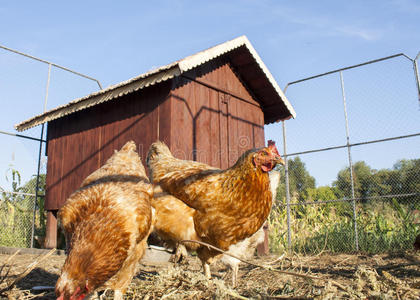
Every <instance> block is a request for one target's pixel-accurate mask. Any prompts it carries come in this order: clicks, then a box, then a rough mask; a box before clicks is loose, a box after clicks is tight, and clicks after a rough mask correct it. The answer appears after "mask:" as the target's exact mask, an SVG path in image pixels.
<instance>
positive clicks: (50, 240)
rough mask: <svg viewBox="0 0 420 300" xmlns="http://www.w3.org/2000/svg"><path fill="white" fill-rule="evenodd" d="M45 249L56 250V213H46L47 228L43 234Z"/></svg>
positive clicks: (52, 211)
mask: <svg viewBox="0 0 420 300" xmlns="http://www.w3.org/2000/svg"><path fill="white" fill-rule="evenodd" d="M45 248H47V249H52V248H57V211H56V210H49V211H48V212H47V228H46V233H45Z"/></svg>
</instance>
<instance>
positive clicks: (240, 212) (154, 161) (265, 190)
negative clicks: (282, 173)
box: [147, 141, 284, 277]
mask: <svg viewBox="0 0 420 300" xmlns="http://www.w3.org/2000/svg"><path fill="white" fill-rule="evenodd" d="M277 163H284V162H283V159H282V158H281V157H280V155H279V153H278V151H277V149H276V146H275V145H274V142H271V141H270V142H269V146H268V147H265V148H261V149H252V150H248V151H246V152H245V153H244V154H243V155H242V156H241V157H240V158H239V159H238V161H237V162H236V163H235V165H234V166H232V167H231V168H229V169H226V170H220V169H216V168H212V167H210V166H208V165H206V164H203V163H198V162H194V161H185V160H180V159H177V158H175V157H173V156H172V154H171V152H170V151H169V149H168V147H167V146H166V145H165V144H164V143H162V142H156V143H154V144H152V145H151V147H150V150H149V153H148V157H147V166H148V168H149V170H150V175H151V178H152V180H153V182H154V183H155V184H159V185H160V187H161V188H162V191H163V192H166V193H168V194H169V195H172V196H174V197H176V198H178V199H179V200H181V201H182V202H183V203H180V202H177V201H174V200H173V199H171V198H170V197H166V196H164V195H163V196H164V197H161V199H159V197H155V199H153V203H152V206H154V207H155V209H161V210H162V209H163V207H164V206H165V205H167V207H169V206H168V205H172V206H177V209H179V210H180V211H181V212H182V213H179V215H185V216H188V217H187V220H191V219H192V220H193V222H194V230H189V231H185V229H182V227H185V226H186V224H187V223H188V222H186V221H183V220H182V219H181V218H180V217H176V216H175V217H174V216H172V219H175V220H177V222H178V223H182V224H180V225H179V227H178V226H176V225H171V228H172V234H174V235H177V234H180V235H181V234H182V235H184V236H186V237H188V239H197V240H200V241H203V242H207V243H209V244H211V245H214V246H216V247H218V248H221V249H223V250H225V251H227V250H228V249H229V247H230V246H231V245H234V244H237V243H238V242H240V241H242V240H244V239H246V238H248V237H250V236H252V235H253V234H254V233H255V232H256V231H257V230H258V229H260V228H261V226H262V225H263V223H264V221H265V220H266V219H267V217H268V214H269V212H270V209H271V204H272V193H271V190H270V180H269V176H268V172H269V171H271V170H272V169H273V168H274V167H275V166H276V164H277ZM156 199H158V200H156ZM159 201H161V202H160V206H159ZM156 215H159V213H158V211H157V213H156ZM167 215H168V216H169V210H168V213H167ZM158 219H159V218H158ZM161 220H163V221H162V222H163V224H161V225H160V226H161V228H160V229H159V228H158V227H159V226H157V227H156V230H157V231H158V230H161V234H162V232H163V231H167V230H164V228H163V227H164V226H165V225H164V224H165V220H167V218H161ZM158 222H159V220H158ZM155 226H156V225H155ZM169 226H170V225H168V226H167V228H169ZM178 229H179V231H178ZM168 232H171V230H169V231H167V232H165V233H164V234H167V235H168ZM186 232H187V233H188V234H186ZM187 247H189V248H192V247H195V248H196V249H197V254H198V257H199V258H200V260H201V261H202V263H203V267H204V272H205V274H206V276H207V277H210V276H211V275H210V268H209V264H210V263H211V262H212V260H213V258H214V257H216V256H217V255H219V254H220V253H219V252H217V251H214V250H212V249H209V248H207V247H203V246H193V245H187Z"/></svg>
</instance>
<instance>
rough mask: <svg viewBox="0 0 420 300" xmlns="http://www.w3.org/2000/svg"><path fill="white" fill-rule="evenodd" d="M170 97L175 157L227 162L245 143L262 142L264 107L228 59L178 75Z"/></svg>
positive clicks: (217, 164) (247, 145) (221, 165)
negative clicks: (254, 97)
mask: <svg viewBox="0 0 420 300" xmlns="http://www.w3.org/2000/svg"><path fill="white" fill-rule="evenodd" d="M189 78H191V79H193V80H189ZM203 83H208V85H206V84H203ZM212 86H215V87H218V88H219V90H217V89H215V88H212ZM222 90H225V91H228V92H229V91H231V92H232V94H234V95H232V94H231V93H224V92H223V91H222ZM236 96H238V97H236ZM170 97H171V100H172V101H171V103H172V118H173V119H172V127H171V137H172V139H171V145H170V148H171V150H172V151H173V153H174V155H175V156H176V157H178V158H182V159H191V160H197V161H200V162H204V163H207V164H210V165H212V166H215V167H219V168H227V167H229V166H231V165H233V164H234V163H235V162H236V160H237V159H238V157H239V156H240V155H241V154H242V153H243V152H244V151H246V150H247V149H250V148H255V147H262V146H263V145H264V115H263V112H262V110H261V109H260V108H259V107H258V103H257V102H256V101H255V100H254V99H253V98H252V96H251V94H250V93H249V92H248V90H247V89H246V88H245V86H244V84H243V83H242V82H241V81H240V79H239V78H238V76H237V75H236V74H235V72H234V70H233V69H232V68H231V67H230V65H229V63H228V62H227V61H225V60H223V59H218V60H213V61H211V62H209V63H207V64H206V65H205V66H203V67H201V68H199V69H197V70H194V71H192V72H190V73H189V74H187V78H178V79H177V80H176V81H174V87H173V90H172V92H171V96H170ZM243 100H246V101H247V102H245V101H243Z"/></svg>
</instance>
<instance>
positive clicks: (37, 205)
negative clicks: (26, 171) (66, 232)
mask: <svg viewBox="0 0 420 300" xmlns="http://www.w3.org/2000/svg"><path fill="white" fill-rule="evenodd" d="M6 174H7V175H9V176H10V177H9V176H8V178H7V179H8V180H7V181H8V182H10V190H5V189H3V188H0V192H1V195H0V246H9V247H24V248H28V247H33V246H35V247H41V246H42V241H41V239H42V237H43V236H45V223H46V222H45V221H46V214H45V211H44V195H45V174H41V175H40V176H39V177H38V180H37V176H36V175H35V176H33V177H32V178H31V179H30V180H29V181H27V182H25V183H22V182H21V175H20V173H19V171H17V170H15V169H13V168H10V169H9V170H8V172H6ZM37 181H38V182H37ZM37 186H38V193H36V190H37Z"/></svg>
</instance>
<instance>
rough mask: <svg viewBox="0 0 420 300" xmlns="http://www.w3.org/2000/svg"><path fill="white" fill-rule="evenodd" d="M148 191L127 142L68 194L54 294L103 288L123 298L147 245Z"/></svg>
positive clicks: (79, 296)
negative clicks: (64, 244) (63, 251)
mask: <svg viewBox="0 0 420 300" xmlns="http://www.w3.org/2000/svg"><path fill="white" fill-rule="evenodd" d="M151 194H152V187H151V185H150V183H149V181H148V179H147V177H146V173H145V170H144V167H143V164H142V163H141V160H140V157H139V156H138V154H137V152H136V146H135V144H134V142H132V141H131V142H128V143H126V144H125V145H124V146H123V147H122V149H121V150H120V151H118V152H115V153H114V155H113V156H112V157H111V158H110V159H108V161H107V162H106V163H105V165H104V166H102V167H101V168H100V169H98V170H96V171H95V172H93V173H92V174H91V175H89V176H88V177H87V178H86V179H85V180H84V181H83V183H82V185H81V187H80V188H79V189H78V190H77V191H76V192H74V193H73V194H72V195H71V196H70V197H69V198H68V199H67V201H66V203H65V205H64V206H63V207H62V208H61V209H60V211H59V218H60V220H61V224H62V226H63V228H64V231H65V233H66V236H67V238H68V242H69V253H68V256H67V259H66V261H65V263H64V266H63V268H62V272H61V276H60V278H59V279H58V281H57V284H56V294H57V296H58V297H59V299H83V298H84V297H85V295H87V294H90V293H93V292H96V291H97V290H100V289H106V288H110V289H113V290H114V299H122V296H123V294H124V293H125V290H126V288H127V286H128V285H129V283H130V282H131V279H132V277H133V275H134V273H135V270H136V265H137V262H138V261H139V259H140V258H141V257H142V256H143V254H144V251H145V248H146V246H147V244H146V240H147V236H148V235H149V233H150V228H151V219H152V215H151V207H150V198H151V196H150V195H151Z"/></svg>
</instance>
